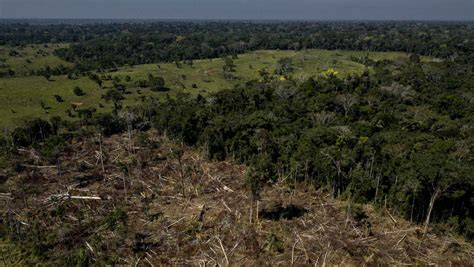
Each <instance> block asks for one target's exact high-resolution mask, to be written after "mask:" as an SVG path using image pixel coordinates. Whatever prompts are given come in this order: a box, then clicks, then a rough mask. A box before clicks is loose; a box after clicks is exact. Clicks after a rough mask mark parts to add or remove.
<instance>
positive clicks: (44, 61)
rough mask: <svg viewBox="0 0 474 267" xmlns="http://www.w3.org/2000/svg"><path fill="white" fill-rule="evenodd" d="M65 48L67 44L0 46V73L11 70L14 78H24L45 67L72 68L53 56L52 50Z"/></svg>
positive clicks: (69, 64) (67, 63)
mask: <svg viewBox="0 0 474 267" xmlns="http://www.w3.org/2000/svg"><path fill="white" fill-rule="evenodd" d="M67 46H68V45H67V44H44V45H26V46H17V47H10V46H0V71H5V70H8V69H11V70H13V71H14V72H15V74H16V76H26V75H30V74H31V72H32V71H37V70H40V69H43V68H45V67H46V66H49V67H51V68H55V67H58V66H60V65H63V66H65V67H68V66H72V65H73V64H71V63H69V62H66V61H64V60H62V59H60V58H58V57H57V56H55V55H54V54H53V52H54V50H56V49H59V48H64V47H67Z"/></svg>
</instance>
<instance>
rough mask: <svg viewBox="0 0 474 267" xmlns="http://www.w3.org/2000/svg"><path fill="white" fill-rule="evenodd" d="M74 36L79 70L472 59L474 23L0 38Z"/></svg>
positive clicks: (20, 32) (224, 27) (238, 26)
mask: <svg viewBox="0 0 474 267" xmlns="http://www.w3.org/2000/svg"><path fill="white" fill-rule="evenodd" d="M51 42H53V43H58V42H66V43H73V45H72V46H71V47H70V48H65V49H60V50H58V51H57V55H59V56H60V57H61V58H63V59H65V60H67V61H69V62H73V63H75V64H76V67H77V68H78V69H79V70H91V69H107V68H115V67H117V66H121V65H124V64H130V65H136V64H145V63H156V62H163V61H167V62H170V61H179V60H190V59H204V58H216V57H223V56H229V55H237V54H239V53H243V52H246V51H253V50H258V49H282V50H301V49H310V48H320V49H330V50H335V49H343V50H362V51H402V52H407V53H415V54H422V55H428V56H432V57H439V58H448V59H451V60H457V61H464V62H469V61H472V60H473V59H474V24H473V23H469V22H466V23H441V22H438V23H435V22H331V23H329V22H280V23H265V22H150V23H110V24H98V23H97V24H83V25H71V24H59V25H29V24H21V23H13V24H0V45H2V44H3V45H5V44H8V45H25V44H31V43H51Z"/></svg>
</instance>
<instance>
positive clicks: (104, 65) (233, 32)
mask: <svg viewBox="0 0 474 267" xmlns="http://www.w3.org/2000/svg"><path fill="white" fill-rule="evenodd" d="M473 27H474V25H473V24H471V23H424V22H410V23H399V22H380V23H375V22H374V23H365V22H358V23H349V22H347V23H344V22H340V23H316V22H297V23H296V22H294V23H253V22H252V23H251V22H248V23H244V22H220V23H217V22H201V23H197V22H172V23H171V22H156V23H146V24H140V23H137V24H135V23H128V24H121V23H112V24H100V25H99V24H91V25H89V24H87V25H67V24H62V25H26V24H0V44H7V45H25V44H29V43H49V42H61V43H62V42H68V43H72V45H71V46H70V47H67V48H61V49H59V50H57V51H56V54H57V55H59V56H60V57H61V58H63V59H65V60H66V61H69V62H71V63H74V68H73V69H71V70H72V71H79V72H83V73H84V72H86V71H91V70H94V71H95V70H99V71H100V70H105V69H111V68H116V67H118V66H122V65H124V64H129V65H136V64H143V63H158V62H162V61H171V62H174V61H176V62H180V61H183V60H191V59H202V58H215V57H227V56H228V57H232V56H237V55H238V54H240V53H243V52H245V51H249V50H258V49H285V50H286V49H290V50H301V49H309V48H324V49H334V50H335V49H341V50H364V51H403V52H407V53H409V54H412V56H411V57H410V59H409V60H405V61H403V60H399V61H389V60H385V61H377V62H375V61H371V60H368V59H365V60H364V59H360V61H361V63H362V64H364V65H365V66H366V67H367V71H366V72H364V73H363V74H362V75H350V76H348V77H340V76H339V75H337V73H336V72H326V73H325V74H322V75H320V76H317V77H313V78H310V79H305V80H299V79H293V78H292V75H291V74H292V68H291V62H284V61H282V62H279V64H280V66H279V71H280V73H277V74H278V75H277V76H276V77H277V78H275V77H274V76H275V75H274V76H272V75H269V74H268V73H265V72H264V71H262V72H261V77H260V79H258V80H253V81H248V82H243V83H241V84H240V85H238V86H236V87H235V88H234V89H232V90H223V91H220V92H217V93H213V94H210V95H199V96H197V97H194V96H189V95H186V94H178V95H177V96H176V97H167V98H162V99H159V100H158V99H157V98H153V97H149V98H143V100H142V103H141V105H140V106H138V107H135V108H130V109H124V108H122V105H120V102H121V101H122V99H123V97H122V94H123V93H124V91H125V89H124V88H120V87H119V86H116V88H112V89H110V90H109V91H107V93H105V94H104V99H106V100H108V101H113V102H114V103H116V105H115V110H114V112H113V113H111V114H93V113H94V112H93V111H90V112H89V113H87V114H85V115H84V116H83V118H82V119H81V120H80V121H79V122H73V123H71V122H67V121H64V120H62V119H61V118H52V119H51V120H50V121H43V120H35V121H32V122H30V123H28V124H27V125H26V126H24V127H21V128H17V129H16V130H14V131H13V132H11V133H8V134H6V136H5V138H3V139H2V143H1V144H2V146H1V149H2V153H3V155H4V157H5V158H9V159H14V158H15V157H16V156H17V155H15V151H16V150H15V149H14V148H16V147H19V146H30V145H31V146H34V147H36V148H38V149H39V150H40V151H42V153H44V154H45V155H48V156H49V157H51V161H52V162H55V161H56V160H57V158H60V157H61V156H60V155H59V154H57V153H55V151H56V150H55V147H58V146H61V142H63V140H65V139H67V138H70V137H71V136H75V135H92V134H94V133H95V132H97V131H99V132H102V133H103V134H105V135H112V134H115V133H120V132H124V131H129V130H130V129H135V130H139V131H143V130H147V129H150V128H155V129H157V130H158V131H159V132H161V133H163V134H166V135H168V136H171V137H173V138H175V139H176V140H178V141H180V142H184V143H186V144H189V145H195V146H197V147H199V148H201V149H202V150H203V151H204V152H205V153H206V155H207V156H208V157H209V158H210V159H216V160H222V159H234V160H236V161H239V162H242V163H245V164H247V165H248V166H249V168H250V170H251V171H250V172H249V173H250V174H249V176H248V177H247V179H248V183H249V185H250V188H251V189H252V192H253V194H254V195H255V196H256V197H258V194H259V190H260V189H261V188H262V187H264V186H267V185H271V184H272V183H273V182H274V181H276V180H277V179H278V178H281V177H287V181H288V184H289V186H290V187H291V186H292V185H293V184H294V183H295V182H299V181H304V182H307V184H308V186H314V187H317V188H323V189H325V190H328V191H329V192H331V193H332V195H333V196H334V197H341V198H344V199H347V200H350V201H354V202H360V203H368V202H372V203H374V204H375V205H376V206H385V207H388V208H390V209H392V210H394V211H396V212H397V213H398V214H399V215H401V216H404V217H405V218H407V219H409V220H412V221H414V222H418V223H422V222H425V221H426V220H427V219H428V220H430V219H431V221H432V222H436V223H440V224H442V225H445V226H446V227H447V228H449V229H451V230H455V231H457V232H459V233H462V234H464V235H465V236H466V237H467V238H469V239H472V238H474V220H473V214H472V212H473V208H474V202H473V201H474V199H473V197H472V192H473V187H474V177H473V173H474V139H473V138H474V75H473V63H472V62H474V61H473V60H474V58H473V56H474V29H473ZM418 54H419V55H427V56H431V57H433V58H438V60H435V61H431V62H423V61H421V60H420V57H419V56H418ZM231 65H232V64H230V63H229V64H228V66H230V67H229V68H230V69H232V68H231ZM65 71H66V72H67V70H65ZM229 72H230V71H229ZM88 75H89V77H91V79H93V80H97V81H98V80H100V78H98V76H97V75H95V74H94V73H89V74H88ZM280 76H284V78H281V77H280ZM149 80H150V82H152V81H153V83H154V84H155V83H156V85H154V86H155V87H157V88H158V87H159V88H158V89H161V88H163V87H164V82H163V81H161V80H157V79H156V78H154V77H152V76H151V77H149ZM146 86H147V84H145V85H144V87H146ZM124 114H129V115H124ZM130 114H132V115H130Z"/></svg>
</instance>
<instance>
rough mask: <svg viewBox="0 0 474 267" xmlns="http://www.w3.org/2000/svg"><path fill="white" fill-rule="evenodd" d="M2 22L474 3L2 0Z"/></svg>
mask: <svg viewBox="0 0 474 267" xmlns="http://www.w3.org/2000/svg"><path fill="white" fill-rule="evenodd" d="M0 18H104V19H112V18H113V19H263V20H267V19H270V20H271V19H279V20H473V19H474V0H0Z"/></svg>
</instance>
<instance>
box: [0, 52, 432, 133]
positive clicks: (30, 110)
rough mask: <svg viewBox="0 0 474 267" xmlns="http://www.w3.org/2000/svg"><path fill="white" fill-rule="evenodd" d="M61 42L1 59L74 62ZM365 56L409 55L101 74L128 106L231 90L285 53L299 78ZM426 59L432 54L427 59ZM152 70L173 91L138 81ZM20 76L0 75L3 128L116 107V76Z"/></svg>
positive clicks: (346, 70)
mask: <svg viewBox="0 0 474 267" xmlns="http://www.w3.org/2000/svg"><path fill="white" fill-rule="evenodd" d="M61 46H64V45H48V46H47V47H44V46H40V45H37V46H26V47H24V48H21V49H20V48H17V49H15V51H19V52H20V53H21V56H15V57H12V56H8V55H9V51H8V50H9V49H12V48H5V47H1V48H0V51H1V53H0V58H2V56H6V58H7V59H6V60H5V61H4V62H6V63H7V64H9V65H10V66H11V67H12V68H14V69H15V71H16V72H17V73H23V74H25V75H27V73H28V72H29V71H30V70H32V69H39V68H42V67H44V66H45V65H49V66H51V67H53V66H57V65H59V64H63V65H67V64H70V63H66V62H63V61H62V60H61V59H59V58H57V57H55V56H54V55H52V51H53V50H54V49H56V48H58V47H61ZM40 51H42V52H40ZM38 53H39V54H41V55H39V54H38ZM42 54H44V55H42ZM365 56H368V57H369V58H370V59H372V60H375V61H377V60H384V59H389V60H397V59H406V58H407V55H406V54H403V53H394V52H388V53H379V52H377V53H376V52H354V51H327V50H306V51H299V52H294V51H255V52H250V53H247V54H243V55H239V57H238V59H235V60H234V65H235V66H236V67H235V72H233V75H235V76H236V77H237V79H235V80H226V79H225V78H224V74H223V70H222V67H223V65H224V61H223V60H222V59H212V60H196V61H194V62H193V64H192V66H190V65H188V64H181V66H180V67H178V66H177V65H176V64H175V63H160V64H147V65H137V66H125V67H121V68H119V69H118V70H117V71H115V72H110V73H105V74H103V73H101V76H111V77H112V78H113V77H119V78H120V80H121V83H122V84H125V85H126V86H127V90H128V92H129V93H128V94H126V95H125V97H126V99H125V100H124V102H123V106H125V107H126V106H132V105H134V104H136V103H137V102H138V101H139V98H140V97H142V96H149V95H153V96H155V97H161V96H165V95H166V94H170V95H175V94H176V93H177V92H179V91H181V92H186V93H190V94H192V95H197V94H205V93H208V92H215V91H217V90H222V89H230V88H232V87H233V86H234V85H235V84H237V83H240V82H242V81H247V80H251V79H258V78H259V70H261V69H267V70H268V72H269V73H274V71H275V68H276V66H277V61H278V60H279V59H281V58H285V57H289V58H291V59H292V62H293V63H292V65H293V72H292V74H291V76H292V77H293V78H295V79H304V78H309V77H311V76H318V75H321V73H322V72H324V71H325V70H327V69H329V68H332V69H335V70H336V71H338V73H339V75H340V76H345V75H349V74H356V73H357V74H360V73H362V72H363V71H364V69H365V66H364V65H362V64H360V63H357V62H355V61H354V59H355V58H362V57H365ZM26 59H30V61H31V62H32V63H29V64H26V63H25V62H26V61H25V60H26ZM423 60H428V59H427V58H423ZM55 64H56V65H55ZM149 74H152V75H154V76H160V77H162V78H164V80H165V82H166V87H167V88H169V89H170V90H169V91H168V92H159V93H158V92H152V91H150V90H149V89H137V86H136V82H137V81H138V80H146V79H147V77H148V75H149ZM19 76H20V77H14V78H1V79H0V127H14V126H16V125H18V124H20V123H21V122H22V121H23V120H24V119H28V118H32V117H42V118H48V117H51V116H62V117H64V118H67V116H66V113H65V112H66V110H67V109H71V105H72V104H73V103H76V104H77V103H78V104H79V106H80V108H89V107H94V108H96V109H97V112H103V111H107V110H110V109H111V106H112V104H111V103H105V102H104V101H103V100H102V99H101V95H103V94H104V93H105V92H106V90H107V88H111V87H112V82H111V81H105V83H104V85H103V88H102V89H101V88H100V87H99V86H98V85H97V84H96V83H94V82H93V81H92V80H90V79H89V78H88V77H80V78H79V79H75V80H71V79H68V78H67V77H66V76H53V77H51V79H50V81H48V80H46V79H45V78H44V77H41V76H25V77H22V76H21V75H19ZM127 76H130V80H129V81H126V80H127V79H126V77H127ZM76 86H78V87H80V88H81V89H82V90H83V91H84V92H85V93H86V95H85V96H76V95H75V94H74V93H73V89H74V87H76ZM54 95H59V96H61V98H62V99H63V100H64V102H61V103H59V102H57V101H56V99H55V96H54Z"/></svg>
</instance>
